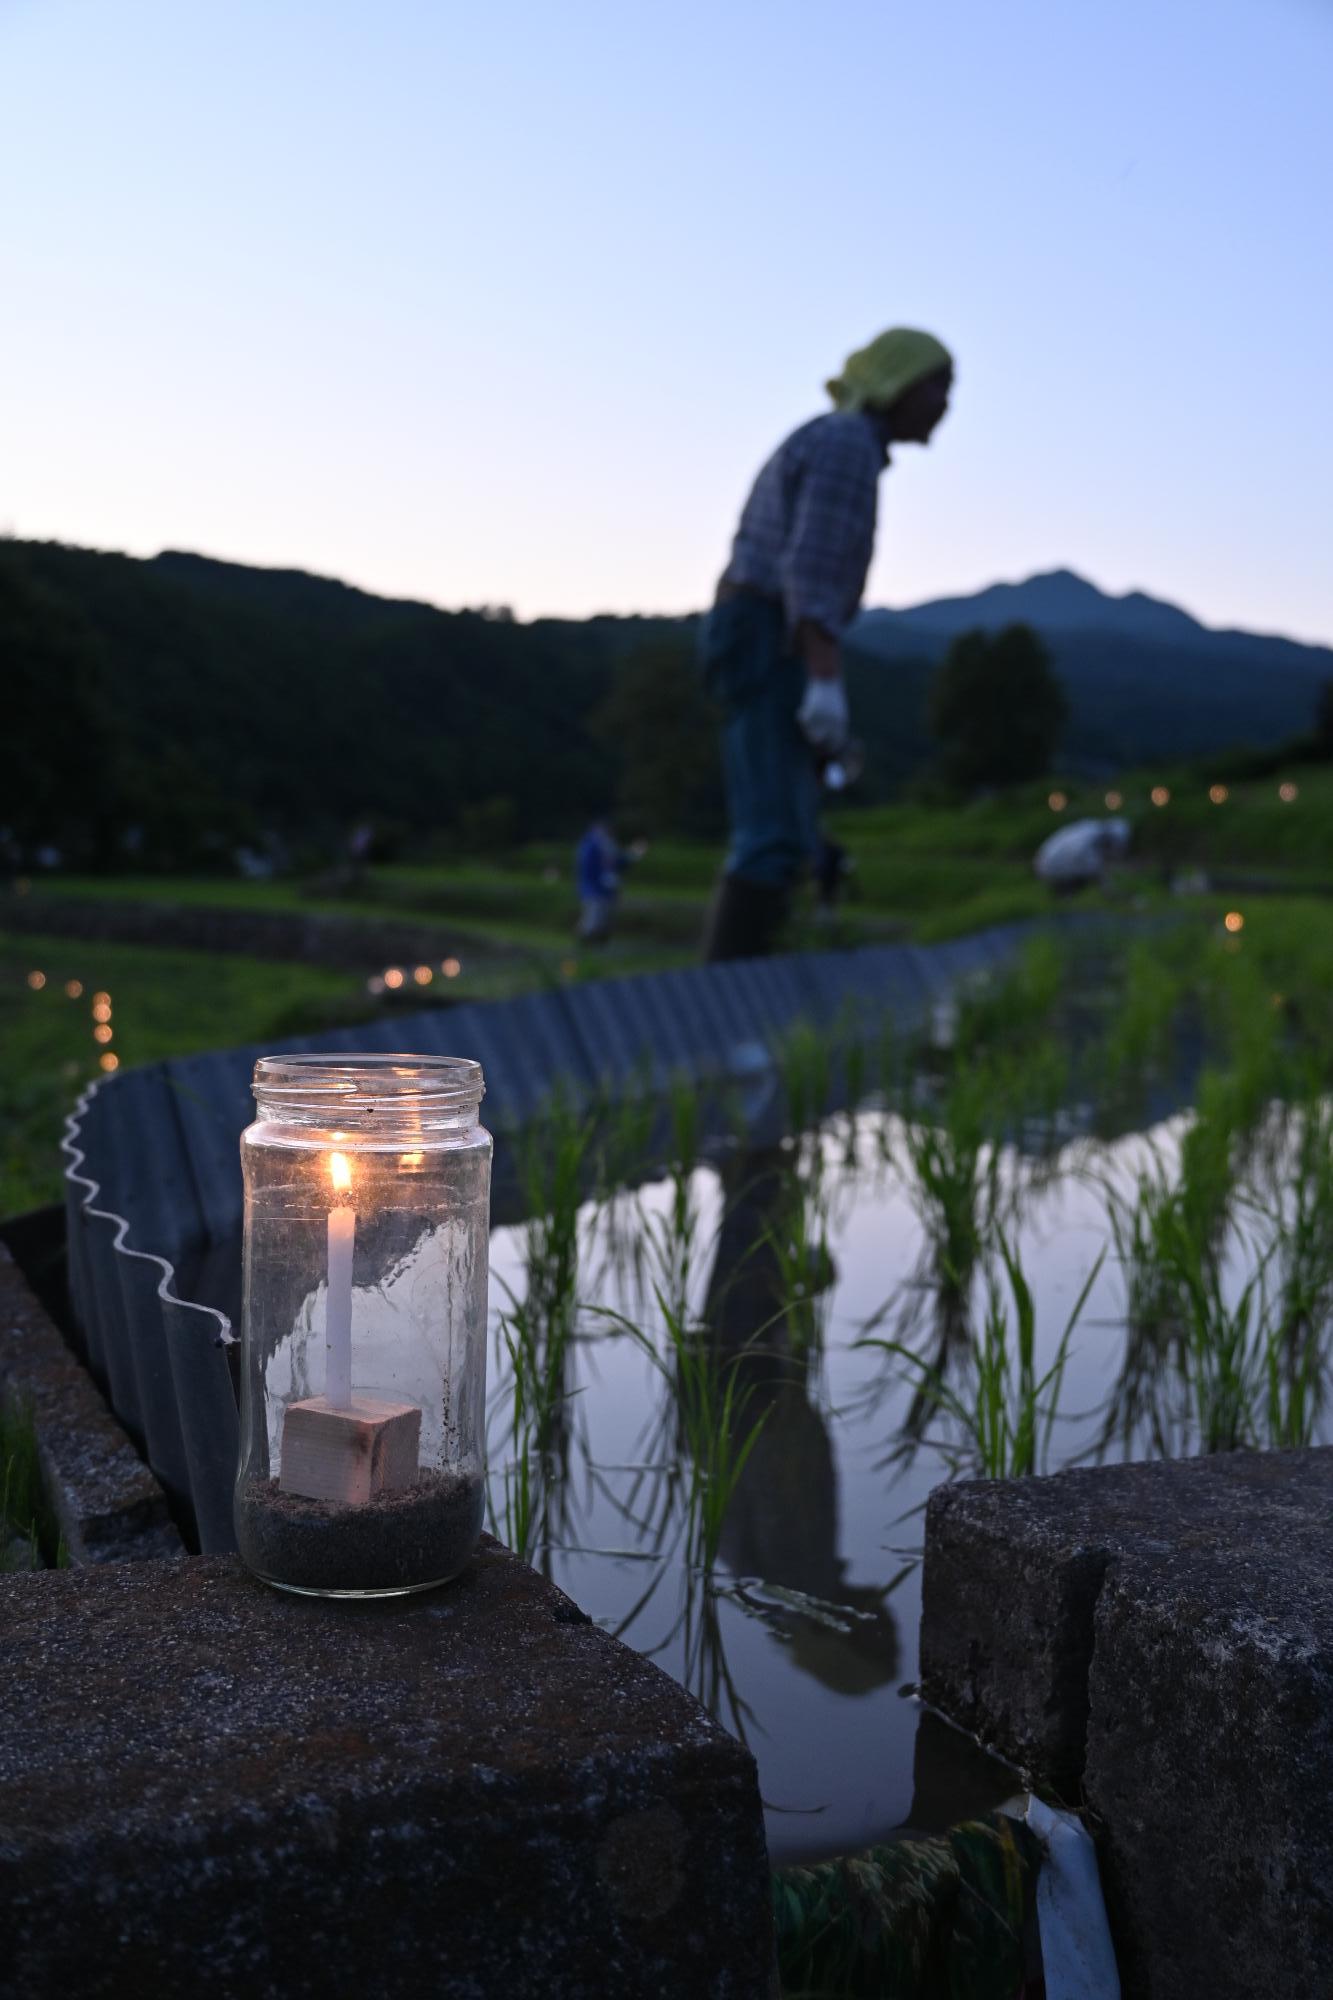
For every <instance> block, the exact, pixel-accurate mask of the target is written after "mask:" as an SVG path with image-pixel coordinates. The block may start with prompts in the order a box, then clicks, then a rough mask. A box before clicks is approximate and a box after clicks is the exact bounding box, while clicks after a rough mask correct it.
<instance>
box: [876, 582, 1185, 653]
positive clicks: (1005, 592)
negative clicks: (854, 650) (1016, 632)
mask: <svg viewBox="0 0 1333 2000" xmlns="http://www.w3.org/2000/svg"><path fill="white" fill-rule="evenodd" d="M867 616H868V617H869V618H870V619H871V620H873V621H875V622H877V623H878V622H879V621H881V620H884V619H890V618H891V619H893V620H894V622H895V623H901V624H902V625H903V626H904V628H907V629H910V630H912V631H916V632H922V633H926V632H928V633H932V634H935V635H939V636H947V637H950V638H951V637H953V636H954V635H955V634H957V633H959V632H967V631H971V630H974V629H976V628H978V627H979V628H980V629H981V630H983V631H996V630H998V629H999V628H1000V627H1001V626H1004V625H1014V624H1024V625H1031V626H1033V627H1034V628H1035V629H1036V630H1037V631H1038V632H1101V633H1113V634H1116V635H1117V636H1120V637H1124V638H1133V639H1155V640H1158V641H1159V642H1162V643H1168V644H1175V645H1186V644H1189V643H1190V642H1191V641H1194V640H1198V639H1201V638H1203V637H1204V636H1205V629H1206V628H1205V627H1204V626H1202V625H1200V624H1199V622H1198V620H1197V619H1195V618H1191V617H1190V615H1189V613H1188V612H1187V611H1182V610H1180V608H1179V607H1178V606H1177V605H1174V604H1166V603H1163V602H1162V600H1161V599H1160V598H1156V597H1149V596H1148V595H1147V594H1146V592H1144V591H1141V590H1131V591H1129V592H1127V593H1126V594H1125V596H1123V597H1112V596H1111V595H1109V593H1108V592H1106V591H1104V590H1101V589H1099V588H1098V586H1097V585H1096V584H1095V583H1090V582H1089V581H1088V579H1087V577H1085V576H1080V575H1079V574H1078V572H1077V570H1072V569H1052V570H1044V571H1042V572H1040V573H1039V574H1037V575H1036V576H1029V577H1027V578H1025V579H1024V580H1023V581H1022V582H1019V583H992V584H990V585H989V586H988V587H987V588H986V589H985V590H979V591H977V592H976V593H975V594H974V595H973V596H971V597H941V598H935V599H933V600H931V601H930V602H929V603H926V604H913V605H909V606H908V607H907V608H906V609H905V610H903V611H898V612H881V611H872V612H870V613H868V614H867Z"/></svg>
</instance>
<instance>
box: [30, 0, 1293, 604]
mask: <svg viewBox="0 0 1333 2000" xmlns="http://www.w3.org/2000/svg"><path fill="white" fill-rule="evenodd" d="M1331 104H1333V4H1330V0H1005V4H1003V5H1000V4H997V0H930V4H929V5H927V4H925V0H917V4H915V5H912V6H907V5H902V4H899V0H822V4H821V5H820V6H818V7H815V6H813V5H811V4H810V0H679V4H670V0H665V3H664V4H656V5H654V4H651V0H647V3H646V4H640V5H633V4H628V5H627V4H626V0H606V4H603V0H562V4H559V5H556V4H553V0H523V4H514V0H489V4H487V5H485V6H479V5H476V4H475V0H473V3H472V4H468V5H462V4H455V0H377V4H375V5H373V6H371V5H366V4H364V0H357V4H351V0H226V4H221V0H0V176H2V178H0V186H2V187H3V189H4V203H3V213H4V221H3V224H2V225H0V258H2V259H3V267H2V268H3V289H4V299H5V304H4V342H3V344H4V354H5V360H4V367H3V371H0V373H2V383H0V529H5V530H8V531H9V532H12V533H15V534H19V535H24V536H41V537H46V536H50V537H56V538H59V539H62V540H68V541H75V542H82V543H88V544H92V545H95V546H100V547H106V548H123V549H129V550H131V551H133V552H136V553H150V552H152V551H154V550H156V549H159V548H162V547H177V548H196V549H202V550H205V551H207V552H209V553H213V554H217V555H222V556H229V557H234V558H237V559H239V560H243V561H247V562H258V563H267V564H281V565H299V566H302V567H306V568H310V569H314V570H319V571H323V572H326V573H329V574H334V575H338V576H343V577H346V578H348V579H350V580H351V581H353V582H357V583H361V584H363V585H365V586H367V587H368V588H371V589H375V590H381V591H386V592H390V593H396V594H405V595H412V596H417V597H422V598H427V599H430V600H432V601H434V602H437V603H441V604H475V603H481V602H486V601H504V602H508V603H511V604H513V605H514V606H515V607H516V608H517V609H518V611H519V612H520V613H521V614H522V615H525V616H527V615H532V614H536V613H539V612H546V611H549V612H563V613H573V614H580V613H584V612H587V611H591V610H594V609H611V610H654V609H660V610H678V609H684V608H687V607H692V606H695V605H697V604H699V603H700V602H702V601H704V600H705V598H706V597H707V595H708V593H709V590H710V588H711V585H712V581H713V579H714V577H715V576H716V574H717V571H718V569H719V568H720V566H721V563H722V561H723V558H724V555H725V551H726V546H727V542H728V539H729V536H730V533H731V530H732V526H733V523H734V517H735V513H736V509H737V507H738V505H739V503H740V501H741V499H742V498H743V496H744V492H745V490H746V488H747V486H748V483H749V480H750V478H751V477H752V475H753V473H754V471H755V470H756V468H757V466H758V464H759V462H760V460H761V459H762V458H763V457H764V455H765V454H766V452H767V451H768V450H769V448H770V447H771V446H772V445H773V444H774V443H775V442H776V441H777V439H778V437H779V436H780V435H781V434H782V432H783V431H784V430H785V429H787V428H789V427H791V426H792V425H793V424H795V423H796V422H798V421H799V420H800V419H802V418H804V417H805V416H807V415H810V414H813V413H814V412H815V411H816V410H818V409H820V408H821V407H823V406H824V404H823V397H822V391H821V386H820V385H821V383H822V381H823V379H824V377H825V376H827V375H829V374H831V373H832V372H833V371H834V370H835V368H836V367H837V366H838V365H839V363H840V362H841V360H842V357H843V355H844V353H845V351H846V350H847V348H848V347H849V346H852V345H856V344H859V343H860V342H861V341H862V340H864V339H866V338H868V337H869V336H870V335H871V334H873V333H875V332H877V331H878V330H879V329H880V328H881V327H882V326H884V325H887V324H891V323H893V322H895V321H902V322H907V323H915V324H918V325H923V326H926V327H929V328H931V329H933V330H934V331H936V332H938V333H939V334H940V335H941V336H942V337H943V338H945V339H946V340H947V341H949V342H950V344H951V345H952V346H953V347H954V350H955V352H956V354H957V357H958V368H959V376H958V389H957V394H956V398H955V406H954V410H953V413H952V414H951V416H950V418H949V420H948V422H947V423H946V424H945V426H944V427H943V429H942V430H941V431H940V432H939V433H938V434H937V438H936V441H935V444H934V445H933V447H932V448H931V450H930V451H929V452H924V453H923V452H920V451H915V450H909V449H906V448H904V449H903V450H902V451H900V453H899V454H898V458H897V462H896V464H895V467H894V469H893V471H892V472H891V473H890V474H889V475H888V476H887V478H886V480H885V482H884V485H883V488H882V512H881V531H880V543H879V550H878V554H877V556H876V561H875V567H874V569H873V571H872V574H871V586H870V593H869V596H870V600H871V601H873V602H880V603H891V604H903V603H910V602H912V601H914V600H917V599H920V598H922V597H926V596H932V595H938V594H941V593H945V592H954V591H961V590H969V589H972V588H974V587H976V586H978V585H981V584H984V583H987V582H990V581H992V580H994V579H995V578H997V577H1017V576H1021V575H1025V574H1027V573H1028V572H1030V571H1031V570H1033V569H1038V568H1049V567H1053V566H1055V565H1058V564H1068V565H1070V566H1072V567H1074V568H1077V569H1080V570H1082V571H1084V572H1085V573H1086V574H1088V575H1089V576H1091V577H1092V578H1093V579H1094V580H1095V581H1097V582H1098V583H1100V584H1102V585H1103V586H1104V587H1106V588H1108V589H1113V590H1125V589H1129V588H1132V587H1135V586H1139V587H1143V588H1146V589H1149V590H1152V591H1154V592H1156V593H1159V594H1161V595H1163V596H1167V597H1170V598H1173V599H1175V600H1176V601H1178V602H1181V603H1183V604H1185V605H1186V606H1187V607H1188V608H1190V609H1191V610H1193V611H1195V612H1197V613H1198V614H1199V615H1200V616H1202V617H1203V618H1205V619H1206V620H1208V621H1209V622H1210V623H1218V624H1245V625H1251V626H1254V627H1257V628H1262V629H1267V630H1284V631H1289V632H1291V633H1293V634H1295V635H1297V636H1301V637H1309V638H1318V639H1323V640H1329V641H1333V500H1331V499H1330V492H1331V490H1333V379H1331V378H1333V254H1331V253H1333V227H1331V225H1330V198H1331V197H1333V117H1331V116H1330V105H1331Z"/></svg>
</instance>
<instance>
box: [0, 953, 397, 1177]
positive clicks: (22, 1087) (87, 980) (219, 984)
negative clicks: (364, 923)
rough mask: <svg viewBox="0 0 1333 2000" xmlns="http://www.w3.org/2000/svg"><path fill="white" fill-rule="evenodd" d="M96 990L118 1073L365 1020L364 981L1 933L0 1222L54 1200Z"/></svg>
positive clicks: (82, 1080) (369, 1006)
mask: <svg viewBox="0 0 1333 2000" xmlns="http://www.w3.org/2000/svg"><path fill="white" fill-rule="evenodd" d="M34 971H40V972H42V973H44V974H45V979H46V983H45V985H44V986H43V987H42V989H41V990H40V991H37V992H34V991H33V990H32V988H31V987H30V986H29V985H28V983H27V975H28V974H29V973H30V972H34ZM70 980H75V981H78V982H80V983H81V985H82V987H83V992H82V994H81V995H80V996H79V997H78V998H73V999H72V998H70V997H68V996H67V995H66V993H65V990H64V989H65V984H66V982H67V981H70ZM98 992H106V993H109V994H110V995H111V1008H112V1013H111V1028H112V1037H113V1039H112V1043H111V1047H112V1049H113V1051H114V1053H115V1054H116V1056H117V1057H118V1059H119V1062H120V1065H121V1067H122V1069H124V1068H130V1067H132V1066H134V1065H136V1064H140V1063H147V1062H155V1061H157V1060H158V1059H159V1058H161V1057H164V1056H176V1055H192V1054H194V1053H195V1052H196V1051H198V1050H201V1049H210V1048H227V1047H230V1046H231V1045H232V1044H234V1043H238V1042H251V1041H264V1040H266V1039H273V1040H276V1039H278V1038H279V1037H281V1036H284V1035H292V1034H300V1033H303V1032H305V1031H307V1030H311V1029H314V1028H317V1027H320V1026H324V1025H329V1026H332V1025H335V1024H338V1023H340V1022H346V1021H350V1020H355V1019H358V1018H361V1019H364V1018H366V1016H367V1015H368V1014H370V1013H371V1012H373V1003H371V1002H370V1000H369V997H368V996H367V994H366V991H365V984H364V981H361V980H357V979H356V978H354V977H352V976H350V975H348V974H344V973H335V972H326V971H322V970H321V969H319V968H318V967H312V966H304V965H284V964H274V963H271V962H269V961H266V960H260V959H253V958H242V957H239V956H222V955H215V954H211V953H208V952H198V951H159V950H155V949H153V948H151V947H147V946H141V945H118V944H96V943H91V942H85V941H82V940H78V939H69V938H48V937H15V936H12V935H7V934H4V933H0V1037H2V1038H3V1045H4V1049H5V1062H4V1067H3V1070H0V1129H3V1135H4V1137H3V1151H2V1152H0V1215H16V1214H20V1213H22V1212H23V1211H24V1210H25V1209H29V1208H36V1207H39V1206H40V1205H41V1204H42V1203H44V1202H50V1201H58V1200H59V1199H60V1191H61V1175H60V1155H59V1152H58V1144H59V1139H60V1129H61V1123H62V1120H63V1119H64V1118H65V1116H66V1115H67V1114H68V1112H69V1111H70V1109H71V1107H72V1106H73V1103H74V1100H75V1098H76V1097H77V1096H78V1094H79V1092H80V1091H81V1090H82V1089H83V1088H84V1086H85V1085H86V1084H87V1083H89V1082H91V1081H92V1080H93V1079H94V1078H96V1077H97V1076H99V1075H100V1074H101V1071H100V1069H99V1066H98V1058H99V1056H100V1055H101V1053H102V1051H101V1049H100V1048H99V1046H98V1044H97V1043H96V1042H95V1041H94V1040H93V1033H92V1031H93V1027H94V1023H93V1021H92V1018H91V1008H92V1001H93V995H94V994H95V993H98Z"/></svg>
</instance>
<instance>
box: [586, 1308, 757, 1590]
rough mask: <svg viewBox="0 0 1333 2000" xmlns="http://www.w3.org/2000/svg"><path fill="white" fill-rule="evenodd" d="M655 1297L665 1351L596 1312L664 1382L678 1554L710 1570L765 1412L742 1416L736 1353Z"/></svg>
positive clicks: (744, 1406) (631, 1326) (744, 1395)
mask: <svg viewBox="0 0 1333 2000" xmlns="http://www.w3.org/2000/svg"><path fill="white" fill-rule="evenodd" d="M655 1296H656V1301H657V1309H658V1313H659V1315H660V1318H661V1323H662V1327H663V1329H664V1331H665V1334H666V1343H665V1351H663V1348H662V1346H661V1345H660V1344H659V1342H658V1341H657V1340H655V1339H654V1338H653V1336H652V1335H651V1334H650V1333H648V1332H647V1331H646V1330H645V1329H644V1328H643V1327H641V1326H639V1325H638V1324H637V1323H636V1322H635V1321H633V1320H630V1319H627V1318H625V1316H624V1315H623V1314H620V1313H612V1312H608V1311H605V1309H603V1311H604V1316H605V1317H607V1318H609V1319H612V1320H614V1321H616V1322H617V1323H618V1324H619V1325H620V1326H621V1327H622V1328H623V1329H624V1331H625V1332H626V1333H628V1334H629V1335H630V1336H631V1338H632V1339H633V1340H634V1341H635V1342H636V1343H637V1344H638V1346H639V1347H640V1349H641V1350H642V1352H643V1353H644V1354H645V1355H646V1356H647V1357H648V1359H649V1360H650V1361H651V1362H652V1364H653V1366H654V1368H655V1369H656V1370H657V1371H658V1373H659V1374H660V1375H661V1377H662V1379H663V1381H664V1382H665V1384H666V1385H667V1389H668V1391H669V1394H670V1399H671V1400H670V1405H669V1407H670V1411H671V1415H672V1422H673V1426H674V1429H675V1435H676V1444H677V1461H678V1464H679V1466H680V1470H681V1472H682V1479H681V1486H682V1487H683V1496H684V1505H685V1519H686V1560H687V1562H688V1563H689V1564H690V1566H691V1567H692V1568H695V1569H697V1570H699V1571H701V1572H702V1573H703V1574H704V1575H705V1576H711V1575H712V1573H713V1570H714V1569H715V1567H716V1565H717V1556H718V1549H719V1546H720V1544H721V1539H722V1525H723V1522H724V1520H725V1518H726V1513H727V1508H728V1506H729V1505H730V1503H731V1499H732V1496H733V1494H734V1493H735V1491H736V1487H737V1484H738V1482H739V1480H740V1477H741V1474H742V1473H743V1472H744V1470H745V1466H746V1463H747V1461H748V1459H749V1457H750V1454H751V1452H752V1451H753V1450H754V1447H755V1443H756V1441H757V1439H758V1437H759V1433H760V1431H761V1429H762V1428H763V1425H764V1422H765V1420H766V1418H767V1415H768V1412H767V1411H766V1410H765V1411H762V1412H761V1413H760V1414H759V1415H758V1417H756V1418H755V1419H754V1420H753V1421H747V1410H748V1406H749V1403H750V1400H751V1393H752V1392H751V1390H750V1389H749V1388H742V1387H741V1386H740V1384H739V1380H738V1374H737V1366H736V1357H735V1356H723V1355H721V1354H720V1353H719V1352H718V1349H717V1346H716V1344H715V1343H714V1341H713V1340H712V1339H711V1337H710V1336H709V1334H708V1333H707V1332H706V1331H705V1330H704V1329H701V1328H697V1327H693V1326H691V1325H689V1324H688V1323H687V1322H686V1321H685V1320H683V1319H682V1318H681V1317H680V1316H679V1315H678V1314H677V1313H676V1312H675V1310H674V1309H673V1307H672V1304H671V1301H670V1300H669V1299H668V1298H667V1297H666V1296H665V1295H664V1293H663V1292H662V1291H661V1290H660V1289H659V1290H657V1292H656V1294H655Z"/></svg>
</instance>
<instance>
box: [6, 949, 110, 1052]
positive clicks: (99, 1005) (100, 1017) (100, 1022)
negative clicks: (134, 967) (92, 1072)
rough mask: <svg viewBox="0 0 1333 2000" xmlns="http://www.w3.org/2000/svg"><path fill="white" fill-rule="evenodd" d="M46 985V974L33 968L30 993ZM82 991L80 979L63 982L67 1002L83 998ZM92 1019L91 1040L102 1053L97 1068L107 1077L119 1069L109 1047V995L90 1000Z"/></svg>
mask: <svg viewBox="0 0 1333 2000" xmlns="http://www.w3.org/2000/svg"><path fill="white" fill-rule="evenodd" d="M47 983H48V982H47V977H46V974H45V973H44V972H43V971H41V970H40V968H38V967H36V966H34V968H33V970H32V971H31V972H30V973H29V974H28V986H29V987H30V989H31V990H32V992H34V993H41V992H43V991H44V990H45V988H46V985H47ZM83 991H84V988H83V981H82V980H81V979H67V980H66V981H65V985H64V993H65V998H66V999H67V1000H81V999H82V998H83ZM92 1019H93V1040H94V1041H95V1042H96V1043H97V1045H98V1047H99V1048H100V1049H101V1052H102V1053H101V1054H100V1055H99V1056H98V1058H97V1061H98V1066H99V1068H101V1069H104V1070H105V1071H106V1072H107V1073H108V1075H109V1074H110V1072H111V1071H112V1070H116V1069H119V1068H120V1057H119V1056H118V1055H117V1054H116V1052H115V1050H114V1049H113V1048H112V1047H111V1041H112V1038H113V1029H112V1026H111V995H110V994H109V993H94V995H93V998H92Z"/></svg>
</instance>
